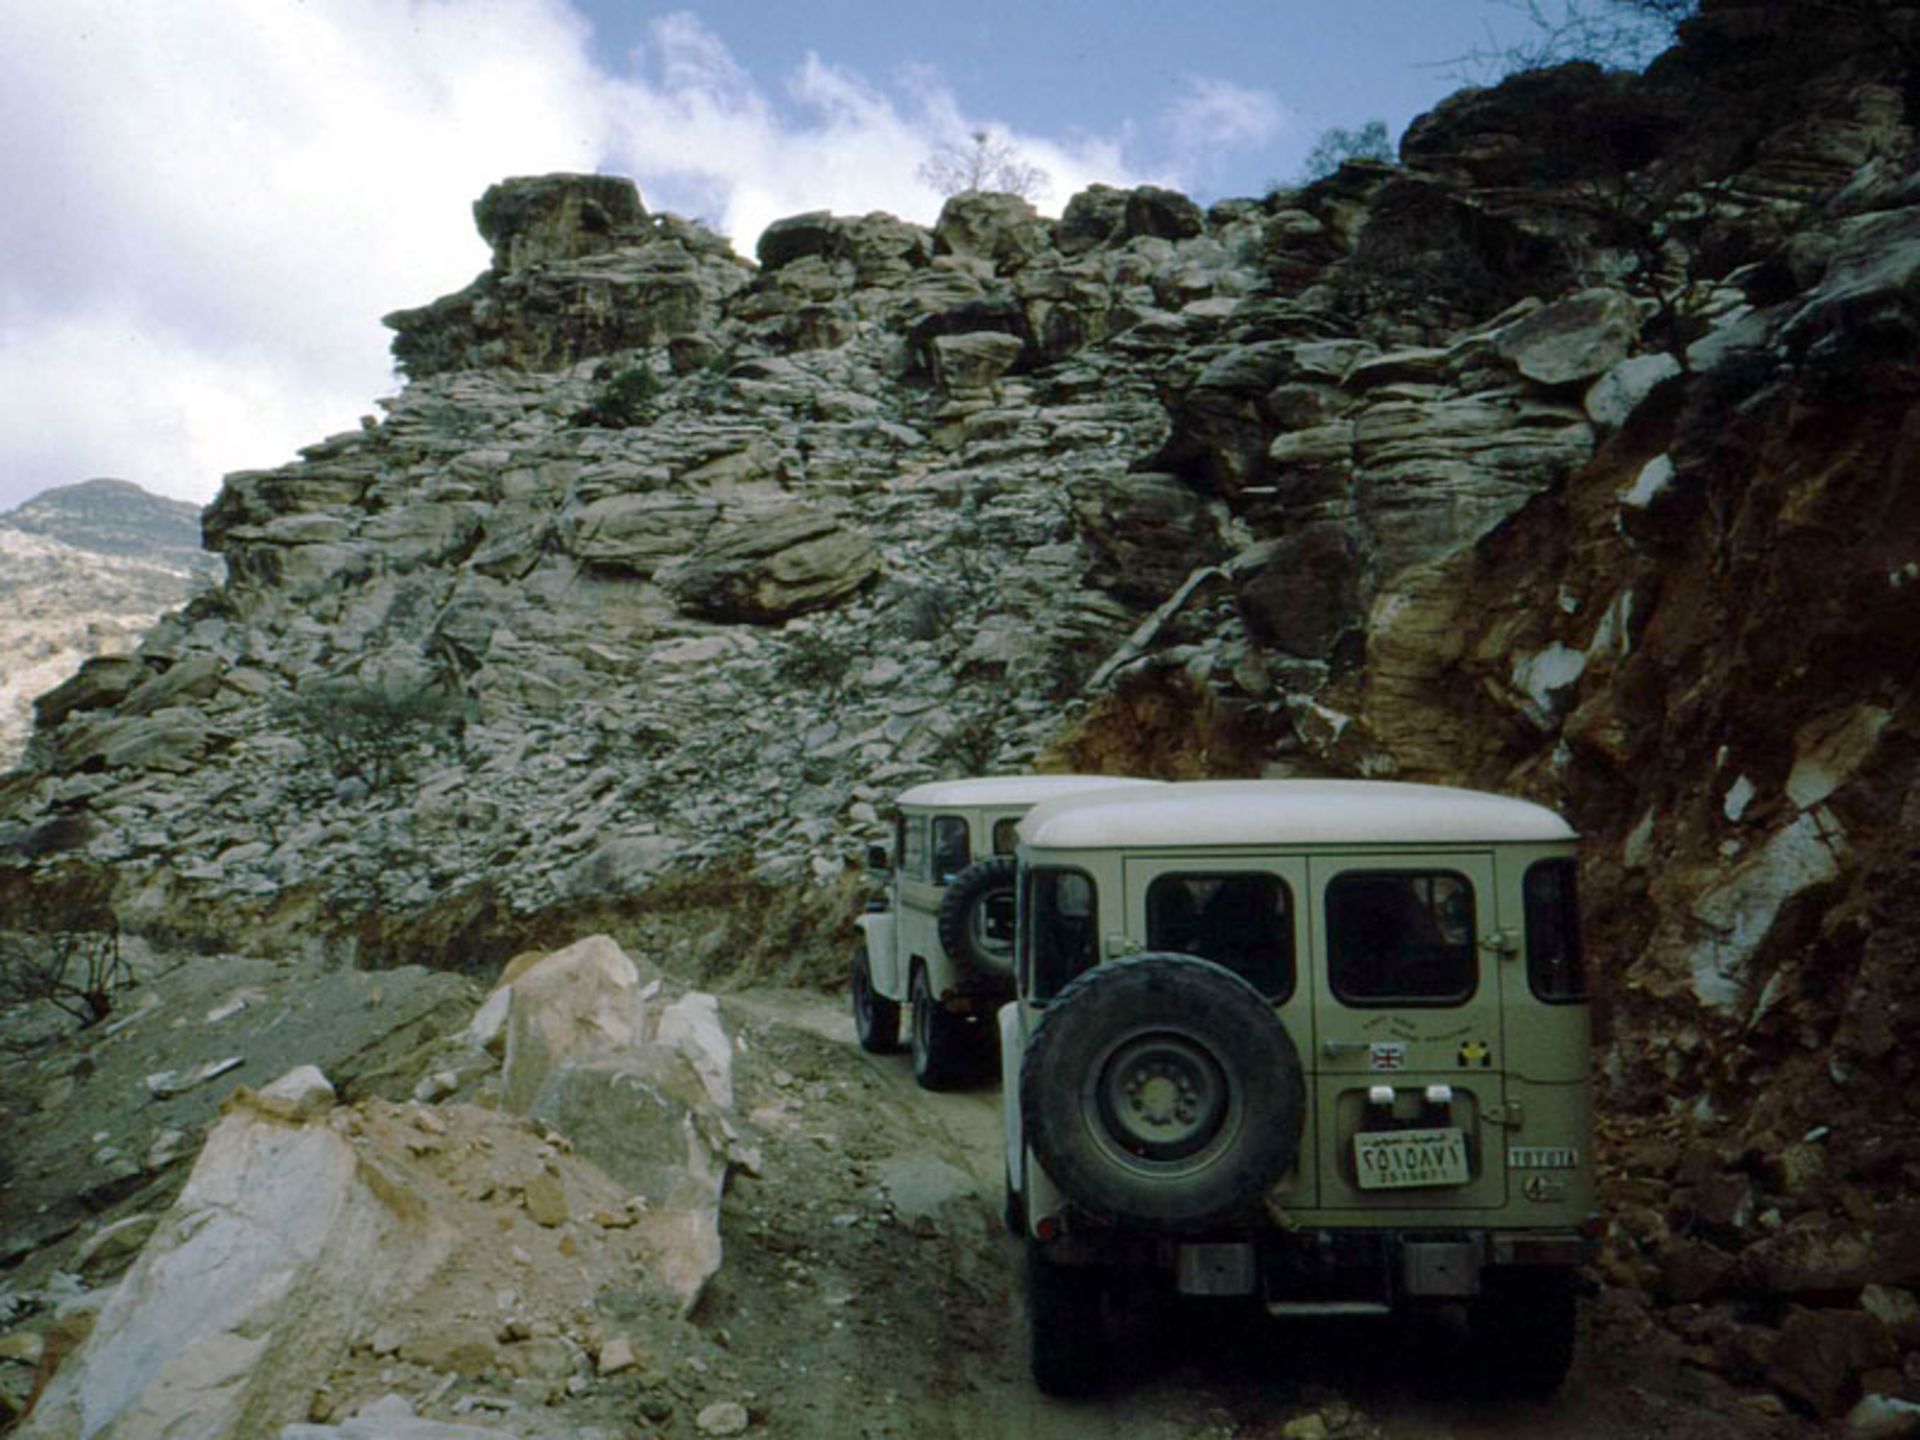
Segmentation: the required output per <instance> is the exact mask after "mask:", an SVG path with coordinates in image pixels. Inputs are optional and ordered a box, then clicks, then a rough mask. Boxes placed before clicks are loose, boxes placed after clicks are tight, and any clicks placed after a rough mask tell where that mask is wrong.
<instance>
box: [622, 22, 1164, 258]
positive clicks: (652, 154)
mask: <svg viewBox="0 0 1920 1440" xmlns="http://www.w3.org/2000/svg"><path fill="white" fill-rule="evenodd" d="M896 95H897V96H898V97H899V98H896ZM781 98H782V99H784V101H785V102H786V104H785V105H784V106H781V105H777V104H776V103H775V102H774V100H773V99H772V98H770V97H769V96H768V95H767V94H766V93H765V92H764V91H762V90H761V89H759V88H758V87H756V86H755V85H754V84H753V83H752V82H751V81H750V80H749V79H748V78H747V77H745V76H743V75H742V74H741V72H740V71H739V70H738V68H737V67H736V66H734V65H733V62H732V60H731V59H730V58H729V57H728V56H727V54H726V51H725V48H724V47H723V46H722V45H721V44H720V43H719V41H718V40H717V39H716V38H715V37H714V36H713V35H712V34H711V33H710V32H709V31H707V30H706V29H705V28H704V27H703V26H702V24H701V23H700V21H699V20H698V19H697V18H695V17H694V16H692V15H689V14H684V13H683V14H674V15H670V16H667V17H665V18H664V19H661V20H658V21H656V22H655V23H654V25H653V28H652V33H651V36H650V39H649V41H648V43H647V44H645V45H643V46H642V47H640V49H639V50H638V51H637V52H636V54H635V58H634V69H633V73H632V74H631V76H630V77H629V79H628V81H627V82H626V83H624V84H622V85H620V86H619V87H617V88H616V89H615V90H614V91H613V92H612V94H611V98H610V103H611V104H612V106H613V108H614V112H615V113H614V119H613V126H614V131H615V135H614V139H613V140H612V143H611V148H610V152H609V158H610V160H611V162H612V164H611V168H613V169H614V170H617V171H620V172H622V173H627V174H633V175H636V176H638V177H640V178H641V188H642V190H643V192H644V193H645V195H646V198H647V203H648V204H649V205H656V204H657V205H660V206H663V207H665V208H669V209H692V210H694V211H695V212H696V213H704V215H705V218H707V219H709V220H711V221H712V222H713V223H714V224H715V225H716V227H717V228H719V229H720V230H721V231H722V232H724V233H726V234H728V235H730V236H732V237H733V238H734V240H735V243H736V244H737V245H738V246H739V247H740V249H741V250H742V251H743V252H746V253H751V251H752V247H753V242H754V240H755V239H756V238H757V237H758V236H759V233H760V231H761V230H763V229H764V228H766V226H767V225H768V224H770V223H771V222H772V221H774V220H777V219H779V218H780V217H782V216H784V215H793V214H797V213H799V212H801V211H803V210H832V211H834V212H836V213H840V214H864V213H865V212H867V211H869V210H885V211H889V212H890V213H892V214H895V215H899V216H901V217H903V218H905V219H910V220H918V221H921V222H923V223H925V222H930V221H931V220H932V219H933V218H934V216H935V215H936V214H937V213H938V212H939V208H940V197H939V196H938V195H936V194H935V193H934V192H933V191H931V190H930V189H928V188H927V186H926V184H925V183H924V182H923V181H921V180H920V178H919V176H918V174H917V173H916V172H917V171H918V169H919V166H920V163H921V162H922V161H923V160H925V159H926V157H927V156H928V155H929V154H930V153H932V151H933V150H934V148H935V147H936V146H938V145H939V144H940V143H941V142H942V141H945V140H954V139H960V138H963V137H964V136H965V135H966V133H967V132H968V131H969V130H971V129H974V128H977V127H978V126H979V125H981V124H983V123H987V122H983V121H981V120H978V119H974V118H969V117H968V116H966V115H965V113H964V112H963V111H962V109H961V107H960V104H959V102H958V101H957V100H956V98H955V97H954V96H953V94H952V93H951V92H950V91H949V90H948V89H947V88H946V87H945V86H944V85H943V84H942V83H941V82H940V80H939V77H938V75H937V74H936V73H935V72H933V71H931V70H927V69H924V68H922V69H917V70H914V71H911V72H907V73H904V74H903V75H901V76H900V77H899V78H898V82H897V83H896V85H895V86H894V88H893V90H892V91H888V90H884V89H881V88H879V87H878V86H876V85H875V84H873V83H872V82H871V81H869V80H868V79H867V78H866V77H863V76H860V75H856V74H854V73H852V72H850V71H847V70H845V69H842V68H840V67H837V66H835V65H833V64H831V63H830V62H828V61H826V60H824V59H822V58H821V57H819V56H817V55H808V56H807V57H806V59H805V61H804V62H803V63H802V64H801V65H800V66H799V67H798V68H797V69H796V70H795V71H794V73H793V74H792V75H791V76H790V77H788V79H787V82H786V84H785V86H784V90H783V93H782V96H781ZM993 128H994V129H995V130H996V133H999V134H1003V135H1004V136H1005V138H1006V139H1007V140H1008V141H1009V142H1010V143H1011V144H1012V145H1013V147H1014V149H1015V150H1017V151H1018V152H1019V153H1020V155H1021V157H1022V158H1023V159H1024V160H1026V161H1027V162H1028V163H1029V164H1032V165H1034V166H1037V167H1038V168H1039V169H1040V170H1042V171H1043V172H1045V174H1046V176H1047V179H1048V185H1047V188H1046V191H1045V192H1044V193H1043V194H1042V196H1041V197H1040V203H1041V208H1043V209H1050V210H1052V211H1054V212H1056V213H1057V212H1058V210H1059V207H1060V206H1062V205H1063V204H1065V203H1066V201H1067V199H1068V198H1069V197H1070V196H1071V195H1073V193H1074V192H1075V191H1077V190H1080V189H1083V188H1085V187H1086V186H1087V185H1088V184H1091V183H1092V182H1093V181H1095V180H1104V181H1106V182H1108V183H1111V184H1130V183H1134V181H1135V178H1136V177H1135V176H1134V175H1133V173H1132V171H1131V170H1130V167H1129V166H1128V165H1126V164H1125V163H1124V161H1123V159H1122V156H1121V153H1120V147H1119V146H1118V144H1116V143H1114V142H1111V141H1104V140H1099V139H1084V140H1071V141H1056V140H1049V139H1045V138H1043V137H1039V136H1032V135H1023V134H1019V133H1017V132H1006V131H1005V130H1004V128H1003V127H999V126H994V127H993Z"/></svg>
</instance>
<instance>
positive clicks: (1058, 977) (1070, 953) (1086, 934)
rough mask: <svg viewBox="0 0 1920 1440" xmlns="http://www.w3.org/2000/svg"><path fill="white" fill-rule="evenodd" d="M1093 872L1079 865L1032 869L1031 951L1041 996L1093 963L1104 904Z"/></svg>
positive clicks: (1029, 899)
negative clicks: (1088, 872) (1098, 899)
mask: <svg viewBox="0 0 1920 1440" xmlns="http://www.w3.org/2000/svg"><path fill="white" fill-rule="evenodd" d="M1097 898H1098V897H1097V895H1096V893H1095V891H1094V887H1093V880H1092V878H1091V877H1089V876H1087V875H1085V874H1083V873H1082V872H1081V871H1078V870H1054V869H1046V868H1040V869H1034V870H1029V871H1028V872H1027V888H1026V896H1025V900H1026V905H1025V916H1026V925H1027V935H1026V940H1027V946H1026V949H1027V955H1028V957H1029V965H1030V971H1029V975H1030V978H1031V981H1032V987H1031V990H1030V991H1029V993H1030V994H1031V995H1032V997H1033V998H1034V999H1035V1000H1046V999H1048V998H1050V997H1051V996H1053V995H1054V994H1055V993H1057V992H1058V991H1059V989H1060V987H1061V986H1062V985H1064V984H1066V983H1067V982H1068V981H1069V980H1071V979H1073V977H1074V976H1076V975H1078V974H1079V973H1080V972H1081V971H1083V970H1087V969H1090V968H1092V966H1093V964H1094V961H1095V959H1096V957H1097V950H1096V946H1095V943H1094V931H1095V929H1096V917H1097V914H1098V910H1099V907H1098V905H1097V904H1096V900H1097Z"/></svg>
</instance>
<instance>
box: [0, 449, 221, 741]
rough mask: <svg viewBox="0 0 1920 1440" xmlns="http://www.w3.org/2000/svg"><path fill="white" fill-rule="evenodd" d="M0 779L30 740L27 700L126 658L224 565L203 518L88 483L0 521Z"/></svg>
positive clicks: (129, 491) (110, 483) (191, 510)
mask: <svg viewBox="0 0 1920 1440" xmlns="http://www.w3.org/2000/svg"><path fill="white" fill-rule="evenodd" d="M0 555H4V556H5V564H4V565H0V767H8V766H11V765H12V764H13V763H14V762H15V761H16V760H17V759H18V758H19V757H20V754H21V751H22V750H23V748H24V747H25V745H26V742H27V737H28V735H29V734H30V733H31V731H32V728H33V699H34V697H35V696H37V695H41V694H44V693H45V692H46V691H48V690H51V689H52V688H53V687H54V686H56V685H58V684H59V683H60V682H61V681H63V680H65V679H66V678H67V677H68V676H69V675H71V674H72V673H73V671H74V670H75V669H76V668H77V667H78V666H79V665H80V664H81V663H82V662H84V661H86V660H89V659H92V658H95V657H100V656H112V655H124V654H126V653H127V652H129V651H131V650H132V649H134V647H135V646H136V645H138V644H139V642H140V638H141V636H143V635H144V634H145V633H146V632H147V630H148V629H149V628H151V627H152V625H153V622H154V621H155V620H156V619H158V618H159V617H160V615H161V614H162V613H164V612H165V611H168V610H172V609H175V608H177V607H179V606H181V605H184V604H185V603H186V601H187V599H188V596H189V595H190V594H191V593H192V588H193V584H194V581H195V578H196V577H199V578H202V579H205V580H207V581H208V582H211V580H212V579H213V577H214V576H215V575H217V574H218V572H219V568H220V562H219V560H218V559H217V558H215V557H214V556H212V555H209V554H207V553H206V552H205V551H203V550H202V549H201V548H200V511H199V508H198V507H197V506H193V505H188V504H186V503H184V502H182V501H178V500H166V499H163V498H161V497H160V496H158V495H149V494H148V493H147V492H146V491H144V490H142V489H141V488H140V487H139V486H137V485H131V484H129V483H128V482H126V481H124V480H88V481H85V482H83V483H81V484H79V485H65V486H61V487H60V488H58V489H55V490H49V491H46V492H45V493H43V494H40V495H36V496H35V497H34V498H33V499H32V500H29V501H28V502H27V503H26V504H24V505H21V506H19V507H18V508H16V509H13V510H9V511H8V512H7V513H6V514H4V515H0Z"/></svg>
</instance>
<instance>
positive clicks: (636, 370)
mask: <svg viewBox="0 0 1920 1440" xmlns="http://www.w3.org/2000/svg"><path fill="white" fill-rule="evenodd" d="M593 378H594V381H595V386H594V391H593V397H592V399H590V400H589V401H588V402H587V403H586V404H585V405H584V406H582V407H581V408H580V409H578V410H576V411H574V412H573V416H572V420H571V423H572V424H575V425H601V426H604V427H606V428H607V429H609V430H624V429H626V428H627V427H629V426H632V425H644V424H646V423H647V422H648V421H649V420H650V419H652V418H653V416H652V411H651V410H650V408H649V406H650V404H651V402H652V400H653V398H654V397H655V396H656V395H657V394H658V393H659V390H660V382H659V381H658V380H656V379H655V378H654V374H653V371H651V370H649V369H648V368H647V367H646V366H645V365H643V364H629V365H614V364H612V363H611V362H607V363H603V364H602V365H601V366H600V367H599V368H598V369H596V370H595V371H594V372H593Z"/></svg>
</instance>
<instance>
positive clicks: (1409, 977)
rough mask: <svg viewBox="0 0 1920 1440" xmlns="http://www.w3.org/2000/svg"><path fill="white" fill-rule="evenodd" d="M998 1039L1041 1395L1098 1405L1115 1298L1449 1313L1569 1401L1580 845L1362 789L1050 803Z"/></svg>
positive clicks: (1550, 825)
mask: <svg viewBox="0 0 1920 1440" xmlns="http://www.w3.org/2000/svg"><path fill="white" fill-rule="evenodd" d="M1019 840H1020V844H1019V875H1018V883H1019V887H1020V889H1019V915H1018V938H1017V944H1016V950H1015V970H1014V973H1015V983H1016V988H1017V996H1016V999H1015V1000H1014V1001H1013V1003H1011V1004H1009V1005H1007V1006H1006V1007H1004V1008H1003V1009H1002V1010H1001V1012H1000V1017H999V1023H1000V1032H1001V1055H1002V1067H1003V1079H1004V1084H1005V1133H1006V1164H1007V1177H1008V1185H1007V1214H1008V1223H1009V1225H1010V1227H1012V1228H1013V1229H1014V1231H1015V1233H1016V1234H1018V1235H1020V1236H1022V1237H1024V1239H1025V1242H1026V1250H1027V1274H1028V1282H1029V1290H1028V1294H1029V1301H1030V1308H1031V1315H1032V1352H1031V1359H1032V1368H1033V1374H1034V1378H1035V1380H1036V1381H1037V1383H1038V1384H1039V1386H1040V1388H1041V1389H1043V1390H1045V1391H1048V1392H1049V1393H1056V1394H1070V1393H1076V1392H1084V1391H1086V1390H1089V1389H1092V1388H1094V1387H1095V1386H1096V1385H1097V1384H1098V1383H1099V1382H1100V1381H1101V1380H1102V1378H1103V1375H1104V1371H1105V1365H1106V1361H1107V1355H1106V1353H1105V1350H1104V1340H1103V1335H1104V1328H1103V1326H1104V1317H1105V1315H1106V1308H1105V1307H1106V1304H1107V1301H1108V1299H1109V1298H1110V1296H1111V1295H1112V1294H1113V1293H1114V1292H1115V1291H1116V1290H1117V1289H1119V1288H1121V1287H1122V1286H1124V1285H1131V1284H1137V1283H1148V1284H1157V1285H1160V1286H1163V1287H1166V1288H1169V1289H1171V1290H1173V1291H1175V1292H1177V1293H1180V1294H1183V1295H1211V1296H1243V1297H1257V1298H1259V1299H1261V1300H1263V1301H1264V1302H1265V1305H1266V1308H1267V1309H1268V1310H1269V1311H1271V1312H1273V1313H1275V1314H1286V1315H1353V1314H1368V1313H1375V1314H1386V1313H1388V1312H1390V1311H1392V1310H1395V1309H1396V1308H1399V1307H1402V1306H1410V1305H1421V1304H1441V1303H1454V1304H1460V1305H1463V1306H1464V1307H1465V1311H1466V1314H1467V1318H1468V1321H1469V1324H1470V1325H1471V1327H1472V1333H1473V1338H1474V1341H1475V1344H1474V1346H1473V1352H1474V1353H1475V1354H1476V1355H1477V1356H1480V1357H1483V1358H1484V1359H1485V1360H1486V1361H1487V1363H1488V1365H1489V1367H1490V1371H1489V1378H1491V1379H1493V1380H1496V1381H1499V1382H1503V1383H1504V1384H1506V1385H1507V1387H1508V1388H1511V1389H1515V1390H1519V1391H1523V1392H1532V1393H1540V1392H1544V1391H1547V1390H1551V1389H1552V1388H1554V1387H1555V1386H1557V1385H1558V1384H1559V1382H1560V1380H1561V1378H1562V1377H1563V1375H1564V1374H1565V1372H1566V1369H1567V1366H1568V1364H1569V1362H1570V1361H1571V1358H1572V1354H1573V1343H1574V1295H1575V1290H1574V1285H1573V1281H1574V1279H1575V1272H1576V1269H1577V1267H1578V1266H1580V1265H1581V1264H1582V1263H1583V1262H1584V1261H1585V1260H1586V1259H1587V1258H1588V1255H1589V1250H1590V1246H1591V1240H1590V1239H1589V1236H1590V1235H1591V1234H1592V1233H1593V1228H1594V1223H1595V1216H1594V1176H1593V1156H1592V1142H1591V1138H1590V1128H1591V1098H1590V1088H1589V1047H1588V1014H1587V1004H1586V992H1585V988H1584V985H1583V981H1582V972H1581V954H1580V938H1579V936H1580V932H1579V926H1578V920H1577V916H1576V913H1575V908H1574V834H1573V831H1572V830H1571V829H1570V828H1569V827H1568V826H1567V824H1566V822H1565V821H1564V820H1562V819H1561V818H1560V817H1559V816H1557V815H1555V814H1553V813H1552V812H1551V811H1548V810H1545V809H1542V808H1541V807H1539V806H1537V805H1532V804H1528V803H1525V802H1522V801H1518V800H1512V799H1507V798H1503V797H1501V796H1497V795H1489V794H1483V793H1480V792H1476V791H1468V790H1457V789H1448V788H1444V787H1439V786H1424V785H1406V784H1389V783H1383V782H1371V781H1244V782H1203V783H1196V784H1182V785H1167V786H1158V787H1154V788H1152V789H1141V790H1131V791H1117V792H1112V793H1108V794H1096V795H1082V796H1076V797H1067V798H1063V799H1060V800H1055V801H1049V802H1047V803H1045V804H1042V805H1039V806H1037V807H1036V808H1035V809H1034V810H1033V811H1032V812H1031V813H1030V814H1029V815H1028V816H1027V818H1026V819H1025V820H1024V821H1023V822H1022V823H1021V825H1020V827H1019Z"/></svg>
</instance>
